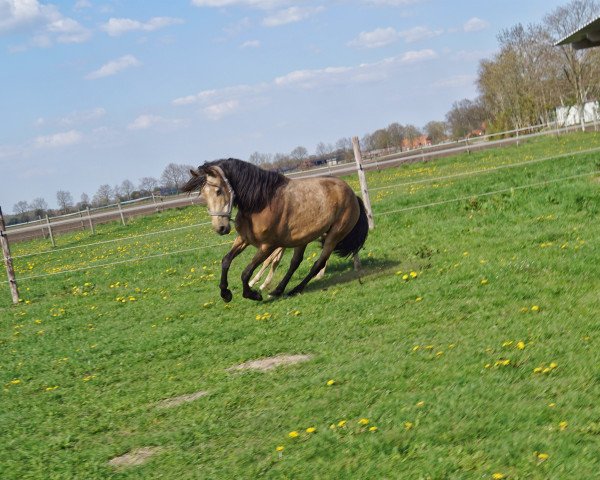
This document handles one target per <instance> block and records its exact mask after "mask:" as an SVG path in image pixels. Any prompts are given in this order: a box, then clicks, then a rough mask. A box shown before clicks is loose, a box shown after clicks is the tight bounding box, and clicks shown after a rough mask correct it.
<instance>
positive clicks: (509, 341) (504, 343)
mask: <svg viewBox="0 0 600 480" xmlns="http://www.w3.org/2000/svg"><path fill="white" fill-rule="evenodd" d="M512 344H513V341H512V340H508V341H506V342H503V343H502V346H503V347H510V346H511V345H512Z"/></svg>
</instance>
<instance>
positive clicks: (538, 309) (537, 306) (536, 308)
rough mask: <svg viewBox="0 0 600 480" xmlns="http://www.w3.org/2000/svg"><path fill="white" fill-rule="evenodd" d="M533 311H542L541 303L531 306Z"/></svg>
mask: <svg viewBox="0 0 600 480" xmlns="http://www.w3.org/2000/svg"><path fill="white" fill-rule="evenodd" d="M531 311H532V312H539V311H540V307H539V305H534V306H533V307H531Z"/></svg>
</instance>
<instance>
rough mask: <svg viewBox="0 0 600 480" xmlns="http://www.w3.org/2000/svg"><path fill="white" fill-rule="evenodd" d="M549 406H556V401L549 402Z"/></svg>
mask: <svg viewBox="0 0 600 480" xmlns="http://www.w3.org/2000/svg"><path fill="white" fill-rule="evenodd" d="M548 407H550V408H554V407H556V403H554V402H551V403H549V404H548Z"/></svg>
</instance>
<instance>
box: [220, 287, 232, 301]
mask: <svg viewBox="0 0 600 480" xmlns="http://www.w3.org/2000/svg"><path fill="white" fill-rule="evenodd" d="M221 298H222V299H223V300H224V301H225V303H229V302H231V299H232V298H233V293H231V290H221Z"/></svg>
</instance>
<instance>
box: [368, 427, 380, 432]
mask: <svg viewBox="0 0 600 480" xmlns="http://www.w3.org/2000/svg"><path fill="white" fill-rule="evenodd" d="M377 430H378V428H377V427H370V428H369V432H376V431H377Z"/></svg>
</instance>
